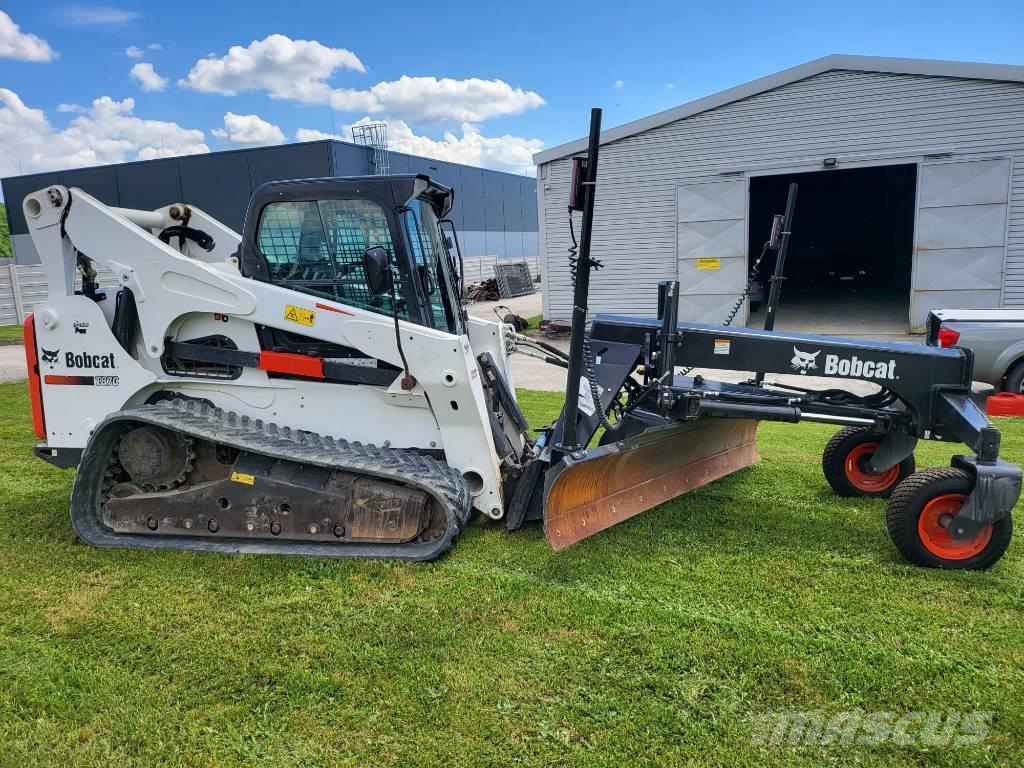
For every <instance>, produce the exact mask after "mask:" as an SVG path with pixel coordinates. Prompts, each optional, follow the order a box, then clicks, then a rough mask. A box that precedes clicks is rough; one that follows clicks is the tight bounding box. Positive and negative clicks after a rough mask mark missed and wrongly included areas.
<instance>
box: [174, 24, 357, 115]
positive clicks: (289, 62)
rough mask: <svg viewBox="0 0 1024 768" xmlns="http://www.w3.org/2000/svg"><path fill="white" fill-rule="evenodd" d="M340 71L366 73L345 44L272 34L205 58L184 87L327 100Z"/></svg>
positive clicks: (206, 90)
mask: <svg viewBox="0 0 1024 768" xmlns="http://www.w3.org/2000/svg"><path fill="white" fill-rule="evenodd" d="M338 69H350V70H353V71H355V72H365V71H366V67H364V66H363V63H362V62H361V61H360V60H359V57H358V56H356V55H355V54H354V53H352V51H349V50H346V49H345V48H329V47H328V46H326V45H322V44H321V43H318V42H317V41H315V40H292V39H291V38H289V37H286V36H284V35H269V36H267V37H266V38H264V39H263V40H253V41H252V42H251V43H249V45H248V46H247V47H245V48H243V47H242V46H240V45H233V46H231V48H230V49H228V52H227V55H226V56H222V57H221V58H216V57H211V58H206V59H200V60H199V61H197V62H196V63H195V65H194V66H193V67H192V69H191V71H190V72H189V73H188V75H187V76H186V77H185V79H184V80H181V81H179V85H182V86H184V87H186V88H192V89H194V90H197V91H204V92H207V93H222V94H225V95H227V96H234V95H235V94H236V93H240V92H242V91H266V92H267V93H269V94H270V95H271V96H273V97H274V98H278V99H297V100H299V101H326V100H327V99H328V98H329V96H330V91H331V88H330V86H329V85H327V83H326V82H325V81H326V80H327V79H328V78H329V77H331V75H333V74H334V72H335V71H336V70H338Z"/></svg>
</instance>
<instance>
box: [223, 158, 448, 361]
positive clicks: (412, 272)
mask: <svg viewBox="0 0 1024 768" xmlns="http://www.w3.org/2000/svg"><path fill="white" fill-rule="evenodd" d="M453 199H454V192H453V190H451V189H449V188H448V187H445V186H443V185H441V184H438V183H436V182H433V181H431V180H430V178H428V177H427V176H423V175H413V174H409V175H401V176H366V177H348V178H326V179H301V180H295V181H278V182H270V183H267V184H264V185H262V186H261V187H260V188H259V189H257V190H256V192H255V193H254V194H253V198H252V200H251V201H250V203H249V209H248V211H247V213H246V218H245V225H244V227H243V235H242V244H241V246H240V254H239V256H240V258H239V261H240V269H241V271H242V274H243V275H245V276H246V277H249V278H252V279H254V280H261V281H263V282H268V283H273V284H275V285H280V286H281V287H283V288H288V289H290V290H294V291H299V292H301V293H307V294H310V295H311V296H314V297H317V298H322V299H328V300H331V301H336V302H338V303H340V304H344V305H347V306H352V307H357V308H359V309H364V310H369V311H371V312H378V313H380V314H383V315H388V316H392V315H393V314H397V315H398V317H399V318H400V319H402V320H407V321H409V322H413V323H417V324H419V325H424V326H427V327H430V328H436V329H437V330H441V331H445V332H448V333H452V334H455V335H462V334H464V333H465V332H466V330H465V314H464V311H463V309H462V305H461V301H460V298H459V297H460V293H461V287H460V286H459V281H458V275H459V273H460V265H459V263H458V260H457V258H456V256H455V254H453V253H452V251H451V250H450V248H449V241H448V239H447V238H446V237H445V236H444V234H443V233H442V228H441V222H442V220H444V217H445V216H446V215H447V213H448V212H449V211H450V210H451V207H452V202H453ZM371 249H383V250H384V251H385V252H386V253H387V255H388V260H389V261H390V264H391V266H392V267H393V270H392V271H393V276H394V279H393V287H392V288H391V289H390V290H387V291H384V292H381V291H379V290H377V291H374V290H372V288H371V285H370V283H369V281H368V280H367V275H366V271H365V266H364V255H365V254H366V253H367V251H370V250H371ZM378 253H379V251H378ZM277 335H278V336H281V333H278V334H277ZM292 335H293V334H286V336H292ZM283 338H284V337H282V338H281V339H277V341H276V343H275V344H274V346H283V347H286V348H292V347H294V346H295V345H296V344H297V343H298V342H296V341H295V340H294V339H293V340H291V342H290V343H283V341H282V339H283ZM284 341H287V339H284ZM302 351H312V350H302Z"/></svg>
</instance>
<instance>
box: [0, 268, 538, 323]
mask: <svg viewBox="0 0 1024 768" xmlns="http://www.w3.org/2000/svg"><path fill="white" fill-rule="evenodd" d="M524 260H525V261H526V263H527V265H528V266H529V267H530V274H531V275H532V276H533V277H534V278H536V277H537V275H538V274H540V261H539V259H538V258H537V257H536V256H528V257H526V258H525V259H524ZM496 261H497V257H496V256H470V257H467V258H466V259H465V264H464V266H465V271H466V284H467V285H470V284H472V283H478V282H480V281H481V280H486V279H487V278H491V277H494V263H495V262H496ZM512 261H518V259H512ZM98 278H99V283H100V285H101V286H102V287H103V288H106V289H108V290H110V289H113V288H115V287H116V286H117V278H116V277H115V276H114V274H113V273H112V272H109V271H107V270H100V271H99V274H98ZM45 300H46V272H45V271H44V270H43V267H42V265H40V264H33V265H31V266H26V265H21V266H18V265H15V264H10V265H3V264H0V325H14V324H15V323H21V322H22V321H24V319H25V315H26V314H28V313H29V312H31V311H32V309H33V307H35V305H36V304H39V303H41V302H43V301H45Z"/></svg>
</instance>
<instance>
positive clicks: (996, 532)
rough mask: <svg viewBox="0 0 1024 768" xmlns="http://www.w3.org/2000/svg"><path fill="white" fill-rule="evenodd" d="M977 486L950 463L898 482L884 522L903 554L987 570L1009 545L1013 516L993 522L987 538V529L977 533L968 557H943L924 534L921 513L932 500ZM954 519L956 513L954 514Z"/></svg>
mask: <svg viewBox="0 0 1024 768" xmlns="http://www.w3.org/2000/svg"><path fill="white" fill-rule="evenodd" d="M973 488H974V479H973V478H972V477H971V476H970V475H968V474H967V473H966V472H964V471H963V470H960V469H952V468H949V467H944V468H933V469H924V470H921V471H920V472H917V473H915V474H914V475H912V476H910V477H908V478H907V479H906V480H904V481H903V482H902V483H900V484H899V486H897V488H896V490H895V491H894V492H893V494H892V497H891V498H890V499H889V503H888V504H887V506H886V515H885V524H886V527H887V528H888V529H889V537H890V538H891V539H892V543H893V544H895V545H896V549H898V550H899V552H900V554H901V555H903V558H904V559H905V560H906V561H907V562H908V563H911V564H912V565H921V566H924V567H926V568H946V569H948V570H984V569H985V568H989V567H991V566H992V565H994V564H995V563H996V562H997V561H998V560H999V558H1001V557H1002V556H1003V553H1004V552H1006V548H1007V547H1009V546H1010V538H1011V537H1012V536H1013V519H1012V518H1011V517H1010V515H1007V516H1006V517H1004V518H1003V519H1002V520H998V521H996V522H995V523H992V524H991V526H990V528H991V536H990V537H989V538H988V539H987V541H985V539H984V536H985V534H984V532H982V533H979V535H978V537H975V540H974V541H975V544H974V545H973V546H971V545H966V546H967V547H968V548H967V549H966V550H965V552H964V553H966V551H974V550H975V549H977V551H976V553H975V554H973V555H971V556H969V557H960V556H959V555H958V556H957V557H956V558H952V557H943V556H942V555H941V554H939V553H937V552H936V551H934V550H935V549H936V544H935V543H932V544H931V546H929V544H928V543H927V542H926V541H925V540H924V539H922V536H921V532H920V530H921V525H920V521H921V515H922V514H923V513H925V508H926V507H927V506H928V504H929V502H931V501H934V500H937V499H938V498H939V497H942V496H947V495H951V494H963V495H965V496H966V495H968V494H970V492H971V491H972V490H973ZM953 519H954V520H955V519H956V518H955V516H954V517H953Z"/></svg>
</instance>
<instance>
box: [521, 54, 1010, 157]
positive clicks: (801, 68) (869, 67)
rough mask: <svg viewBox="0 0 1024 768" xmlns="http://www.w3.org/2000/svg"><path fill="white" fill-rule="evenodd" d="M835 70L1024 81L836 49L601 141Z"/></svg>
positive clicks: (571, 148)
mask: <svg viewBox="0 0 1024 768" xmlns="http://www.w3.org/2000/svg"><path fill="white" fill-rule="evenodd" d="M838 69H848V70H855V71H859V72H879V73H883V74H892V75H927V76H930V77H957V78H963V79H969V80H1002V81H1009V82H1015V83H1024V66H1020V65H1015V64H980V63H975V62H968V61H940V60H936V59H897V58H889V57H884V56H850V55H846V54H838V53H834V54H831V55H830V56H822V57H821V58H820V59H814V60H813V61H808V62H807V63H805V64H800V65H798V66H796V67H791V68H789V69H784V70H782V71H781V72H776V73H775V74H773V75H768V76H766V77H760V78H758V79H757V80H751V81H750V82H748V83H743V84H742V85H737V86H735V87H733V88H728V89H726V90H724V91H719V92H718V93H713V94H711V95H710V96H704V97H703V98H700V99H696V100H695V101H689V102H687V103H685V104H681V105H679V106H678V107H673V108H672V109H666V110H665V111H664V112H657V113H655V114H653V115H649V116H647V117H642V118H640V119H639V120H634V121H632V122H630V123H624V124H623V125H619V126H616V127H615V128H609V129H608V130H607V131H602V132H601V143H602V144H608V143H610V142H613V141H618V140H619V139H624V138H626V137H627V136H633V135H635V134H638V133H642V132H644V131H649V130H650V129H652V128H657V127H659V126H662V125H666V124H667V123H672V122H675V121H676V120H682V119H683V118H685V117H690V116H691V115H696V114H698V113H699V112H707V111H708V110H709V109H715V108H716V107H721V106H724V105H726V104H730V103H731V102H734V101H739V100H740V99H746V98H749V97H750V96H756V95H757V94H759V93H764V92H765V91H770V90H772V89H773V88H778V87H780V86H783V85H788V84H790V83H795V82H796V81H798V80H804V79H806V78H808V77H813V76H814V75H820V74H822V73H824V72H830V71H833V70H838ZM586 148H587V139H586V137H584V138H582V139H576V140H575V141H570V142H568V143H567V144H560V145H559V146H557V147H552V148H551V149H545V150H544V151H542V152H538V153H537V154H535V155H534V156H533V162H534V163H536V164H537V165H541V164H542V163H548V162H551V161H552V160H558V159H559V158H562V157H566V156H568V155H574V154H577V153H579V152H583V151H584V150H586Z"/></svg>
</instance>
